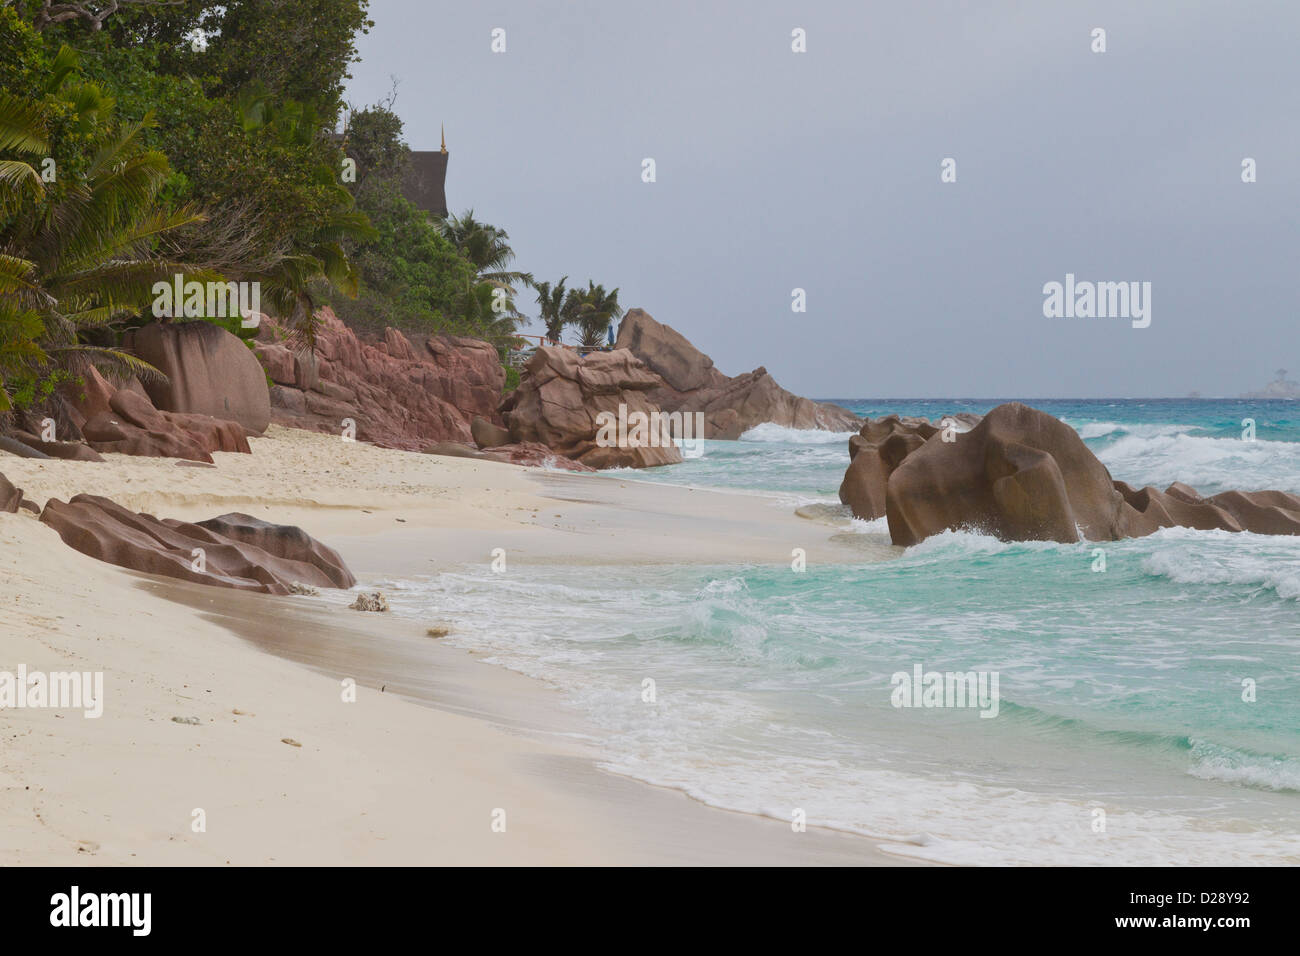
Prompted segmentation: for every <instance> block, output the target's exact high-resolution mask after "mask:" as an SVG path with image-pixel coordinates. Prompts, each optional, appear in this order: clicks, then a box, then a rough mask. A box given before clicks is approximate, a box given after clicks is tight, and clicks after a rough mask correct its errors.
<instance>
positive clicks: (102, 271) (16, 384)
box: [0, 48, 208, 411]
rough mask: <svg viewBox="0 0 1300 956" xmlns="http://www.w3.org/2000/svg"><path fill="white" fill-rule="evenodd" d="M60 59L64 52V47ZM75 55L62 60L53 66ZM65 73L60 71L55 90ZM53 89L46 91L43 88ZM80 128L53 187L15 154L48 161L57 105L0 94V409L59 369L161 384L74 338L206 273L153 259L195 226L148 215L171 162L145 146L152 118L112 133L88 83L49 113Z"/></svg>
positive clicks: (133, 363) (189, 217)
mask: <svg viewBox="0 0 1300 956" xmlns="http://www.w3.org/2000/svg"><path fill="white" fill-rule="evenodd" d="M65 50H66V48H65ZM70 56H71V54H70V51H69V54H67V55H65V53H64V52H63V51H60V53H59V56H58V57H57V58H56V64H57V63H60V62H66V61H67V60H68V59H69V58H70ZM66 75H67V71H66V70H64V71H56V74H55V76H56V78H55V80H54V81H53V82H54V83H55V84H57V85H62V82H63V79H64V77H65V76H66ZM50 92H53V91H50ZM57 105H58V106H60V107H65V108H69V111H70V112H71V113H72V115H73V118H74V120H75V121H76V122H77V123H78V124H80V126H81V128H82V129H83V130H84V131H86V133H87V136H88V139H89V143H90V150H89V153H88V157H89V161H88V164H87V165H86V167H85V168H84V170H83V171H81V172H80V173H79V174H77V175H75V176H71V177H66V178H60V179H59V180H58V181H56V183H55V184H54V185H53V186H52V187H51V188H49V189H47V188H46V183H45V182H44V181H43V180H42V178H41V176H40V175H38V174H37V172H36V170H35V169H34V168H33V167H32V166H31V165H30V164H29V163H28V162H27V161H26V159H24V158H21V157H34V156H40V155H48V152H49V142H48V136H47V132H46V124H47V121H48V120H49V119H50V117H51V115H52V112H53V108H52V107H51V106H50V105H47V104H46V103H44V102H37V101H32V100H28V99H24V98H21V97H17V96H14V95H13V94H10V93H8V92H5V91H3V90H0V153H3V154H10V155H3V156H0V411H7V410H9V409H10V408H12V407H13V397H14V396H15V395H17V396H18V397H19V398H20V400H21V402H22V404H30V403H31V402H32V401H33V400H34V399H36V398H39V397H41V395H43V394H45V393H47V392H48V387H44V388H43V387H42V386H43V385H44V386H48V384H49V383H50V382H51V381H54V380H55V379H56V378H57V374H58V370H60V369H62V370H64V372H63V374H64V375H65V376H66V374H67V373H68V372H75V371H77V370H79V369H80V368H84V367H85V365H86V364H88V363H92V362H93V363H94V364H97V365H102V366H104V367H106V368H107V369H109V370H110V371H112V370H116V371H119V372H122V373H130V374H136V375H140V376H142V377H144V378H150V377H157V376H159V375H161V373H159V372H158V371H157V370H156V369H154V368H153V367H152V366H151V365H148V364H147V363H145V362H142V361H140V360H139V359H137V358H135V357H134V356H131V355H129V354H127V353H125V352H122V351H120V350H118V349H115V348H108V347H103V346H94V345H89V344H86V343H85V342H84V341H82V333H84V332H87V331H88V330H94V329H103V328H105V327H107V326H109V325H111V324H112V323H113V322H115V321H117V320H119V319H121V318H124V317H127V316H133V315H139V314H140V313H141V312H142V311H144V310H145V309H146V308H147V307H148V306H149V304H150V303H151V302H152V300H153V297H154V296H153V286H154V284H155V283H156V282H160V281H167V282H170V281H171V280H172V278H173V277H174V276H175V275H177V274H180V275H182V276H185V277H198V278H207V277H208V276H207V275H206V274H205V273H202V272H201V271H199V270H194V269H192V268H190V267H189V266H188V265H186V264H184V263H180V262H174V261H170V260H169V259H167V258H165V257H163V256H160V255H158V254H157V251H156V250H157V244H158V241H159V239H160V238H162V237H166V236H168V235H169V234H171V233H173V232H175V231H176V230H178V229H181V228H182V227H184V226H187V225H189V224H192V223H196V222H199V221H201V220H202V218H203V217H202V216H201V215H200V214H199V213H198V212H197V211H195V210H193V209H191V208H189V207H185V208H181V209H177V210H165V209H157V208H155V205H154V203H155V200H156V198H157V196H158V192H159V190H160V189H161V188H162V186H163V182H164V180H165V179H166V178H167V176H168V174H169V171H170V170H169V167H168V164H167V159H166V157H164V156H163V155H162V154H161V153H159V152H157V151H155V150H150V149H146V148H144V146H143V145H142V143H141V134H142V133H143V132H144V130H145V129H146V128H148V127H149V126H150V125H151V124H152V122H153V120H152V118H151V117H149V116H146V117H145V119H144V120H143V121H142V122H140V123H136V124H132V125H129V126H126V127H122V128H119V127H118V126H117V125H116V124H114V123H113V122H112V101H111V100H110V99H108V98H107V97H105V96H104V95H103V93H102V92H101V91H100V90H99V88H98V87H96V86H95V85H94V84H90V83H84V84H80V85H78V86H77V87H76V88H75V89H73V90H70V91H69V92H68V93H67V95H66V96H65V97H63V98H62V101H61V102H60V103H59V104H57Z"/></svg>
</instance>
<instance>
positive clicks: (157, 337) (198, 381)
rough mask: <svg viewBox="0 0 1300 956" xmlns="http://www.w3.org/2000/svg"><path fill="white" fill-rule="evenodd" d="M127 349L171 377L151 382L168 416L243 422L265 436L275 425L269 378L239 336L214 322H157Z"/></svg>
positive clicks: (130, 338)
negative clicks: (272, 423) (267, 429)
mask: <svg viewBox="0 0 1300 956" xmlns="http://www.w3.org/2000/svg"><path fill="white" fill-rule="evenodd" d="M123 344H124V345H125V346H126V347H127V348H129V349H130V350H131V351H132V352H134V353H135V354H136V355H137V356H138V357H139V358H141V359H143V360H144V361H146V362H148V363H149V364H150V365H152V366H153V367H154V368H156V369H158V370H159V371H160V372H162V373H163V374H164V375H166V376H167V381H166V382H146V383H145V390H146V391H147V392H148V393H149V398H150V399H151V400H152V402H153V404H154V406H155V407H156V408H158V409H160V410H162V411H168V412H182V413H186V414H195V415H209V416H211V417H213V418H221V419H226V420H229V421H236V422H239V424H240V425H242V426H244V428H245V430H247V431H250V432H253V433H254V434H258V435H260V434H261V433H262V432H264V431H266V426H267V425H268V424H270V422H271V399H270V394H269V392H268V389H267V384H266V374H265V373H264V372H263V371H262V365H261V363H260V362H258V360H257V358H256V356H254V355H253V353H252V352H251V351H250V350H249V348H248V346H246V345H245V344H244V343H243V342H242V341H240V339H239V338H238V337H237V336H234V335H232V334H231V333H229V332H227V331H226V330H225V329H223V328H221V327H220V326H218V325H213V324H212V323H211V322H177V323H168V324H163V323H159V322H153V323H150V324H149V325H146V326H144V327H143V328H139V329H136V330H135V331H134V332H129V333H127V335H126V336H125V337H124V339H123Z"/></svg>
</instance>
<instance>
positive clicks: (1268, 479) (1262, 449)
mask: <svg viewBox="0 0 1300 956" xmlns="http://www.w3.org/2000/svg"><path fill="white" fill-rule="evenodd" d="M1097 457H1098V458H1100V459H1101V461H1102V463H1103V464H1104V465H1105V466H1106V467H1107V468H1108V469H1110V473H1111V476H1112V477H1114V478H1117V479H1119V480H1121V481H1126V482H1128V483H1129V484H1131V485H1133V486H1134V487H1142V486H1143V485H1154V486H1155V487H1157V488H1162V489H1163V488H1166V487H1168V486H1169V485H1171V484H1173V483H1174V482H1175V481H1181V482H1183V483H1184V484H1188V485H1191V486H1192V487H1193V488H1195V489H1196V490H1197V491H1199V492H1201V493H1202V494H1207V495H1208V494H1217V493H1218V492H1220V491H1227V490H1229V489H1231V488H1236V489H1239V490H1242V491H1258V490H1263V489H1276V490H1279V491H1289V492H1300V443H1297V442H1284V441H1264V440H1256V441H1241V440H1240V439H1236V438H1207V437H1204V436H1196V435H1186V434H1177V435H1160V436H1156V437H1149V438H1147V437H1142V436H1139V435H1126V436H1124V437H1122V438H1119V439H1118V440H1117V441H1115V443H1114V444H1112V445H1109V446H1108V447H1106V448H1102V449H1100V450H1098V452H1097Z"/></svg>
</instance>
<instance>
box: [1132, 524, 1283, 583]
mask: <svg viewBox="0 0 1300 956" xmlns="http://www.w3.org/2000/svg"><path fill="white" fill-rule="evenodd" d="M1139 547H1144V548H1145V547H1151V548H1154V549H1155V550H1154V551H1153V552H1152V553H1151V554H1150V555H1148V556H1147V557H1146V558H1144V559H1143V561H1142V569H1143V570H1144V571H1146V572H1147V573H1148V574H1153V575H1155V576H1157V577H1162V578H1165V579H1166V580H1169V581H1172V582H1174V583H1175V584H1223V585H1229V586H1233V587H1238V588H1241V589H1242V590H1243V592H1245V591H1258V590H1271V591H1273V592H1275V593H1276V594H1277V596H1278V597H1280V598H1283V599H1284V600H1292V601H1294V600H1297V599H1300V538H1298V537H1293V536H1288V535H1259V534H1251V533H1250V532H1248V531H1246V532H1232V531H1197V530H1196V529H1194V528H1165V529H1163V530H1161V531H1158V532H1156V533H1155V534H1153V535H1151V536H1150V537H1148V538H1144V539H1142V540H1141V543H1140V544H1139Z"/></svg>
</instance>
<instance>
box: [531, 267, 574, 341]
mask: <svg viewBox="0 0 1300 956" xmlns="http://www.w3.org/2000/svg"><path fill="white" fill-rule="evenodd" d="M568 281H569V277H568V276H564V277H563V278H562V279H560V281H559V282H557V283H555V288H551V284H550V283H549V282H535V283H533V288H534V289H536V290H537V308H538V309H539V310H540V311H541V320H542V322H543V323H544V324H545V326H546V338H547V339H549V340H550V341H552V342H559V341H560V333H561V332H563V331H564V326H565V322H566V319H565V317H564V314H563V309H564V292H565V289H564V284H565V283H566V282H568Z"/></svg>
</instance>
